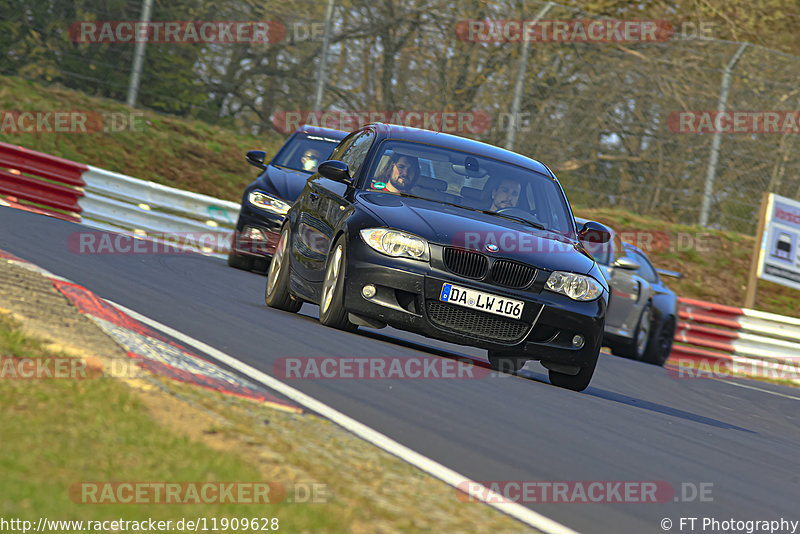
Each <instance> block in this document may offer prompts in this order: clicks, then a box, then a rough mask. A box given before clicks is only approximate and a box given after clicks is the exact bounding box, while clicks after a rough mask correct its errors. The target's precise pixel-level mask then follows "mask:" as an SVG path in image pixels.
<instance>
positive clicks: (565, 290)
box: [544, 271, 603, 301]
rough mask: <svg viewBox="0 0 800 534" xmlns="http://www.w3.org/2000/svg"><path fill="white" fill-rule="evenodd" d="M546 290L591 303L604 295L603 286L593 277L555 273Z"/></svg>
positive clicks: (551, 274) (561, 272)
mask: <svg viewBox="0 0 800 534" xmlns="http://www.w3.org/2000/svg"><path fill="white" fill-rule="evenodd" d="M544 287H545V289H549V290H550V291H554V292H556V293H561V294H562V295H566V296H568V297H569V298H571V299H572V300H580V301H589V300H594V299H596V298H597V297H599V296H600V295H602V294H603V286H602V285H601V284H600V282H598V281H597V280H595V279H594V278H592V277H591V276H584V275H582V274H575V273H565V272H564V271H553V272H552V273H550V277H549V278H548V279H547V283H546V284H545V285H544Z"/></svg>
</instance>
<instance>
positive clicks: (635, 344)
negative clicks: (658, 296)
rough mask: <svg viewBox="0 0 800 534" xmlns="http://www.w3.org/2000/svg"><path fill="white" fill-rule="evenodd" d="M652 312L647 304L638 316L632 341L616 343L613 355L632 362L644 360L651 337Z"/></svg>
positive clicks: (651, 308) (649, 304)
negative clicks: (629, 359)
mask: <svg viewBox="0 0 800 534" xmlns="http://www.w3.org/2000/svg"><path fill="white" fill-rule="evenodd" d="M652 310H653V307H652V304H651V303H650V302H648V303H647V304H646V305H645V307H644V309H643V310H642V313H641V315H639V323H638V324H637V325H636V331H635V332H634V334H633V339H632V340H631V341H629V342H628V343H624V344H623V343H618V344H617V345H616V346H615V347H614V354H616V355H617V356H623V357H625V358H631V359H633V360H642V359H644V356H645V352H646V350H647V346H648V345H649V344H650V340H651V337H652V335H651V329H652V321H653V317H652Z"/></svg>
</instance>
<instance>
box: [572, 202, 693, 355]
mask: <svg viewBox="0 0 800 534" xmlns="http://www.w3.org/2000/svg"><path fill="white" fill-rule="evenodd" d="M575 221H576V222H577V223H578V224H581V223H582V222H584V221H585V219H581V218H578V217H576V218H575ZM587 248H588V250H589V251H590V252H591V253H592V254H593V255H594V257H595V259H596V260H597V263H598V264H599V265H600V268H601V269H602V271H603V274H605V276H606V278H607V279H608V282H609V284H610V285H611V299H610V301H609V304H608V313H607V314H606V325H605V337H604V338H603V345H605V346H607V347H608V348H609V349H611V352H612V353H613V354H615V355H617V356H624V357H626V358H632V359H634V360H641V361H644V362H647V363H652V364H654V365H664V363H665V362H666V361H667V358H669V353H670V351H671V350H672V340H673V337H674V336H675V327H676V324H677V317H678V296H677V295H676V294H675V292H674V291H672V290H671V289H670V288H668V287H667V286H666V285H664V282H663V281H662V279H661V276H660V274H659V273H663V274H670V275H671V276H680V275H679V274H678V273H670V272H669V271H664V270H660V269H656V268H655V267H653V264H652V263H651V262H650V259H649V258H648V257H647V255H646V254H645V253H644V252H642V251H641V250H640V249H639V248H637V247H636V246H634V245H632V244H630V243H625V242H623V241H622V239H621V238H620V235H619V234H618V233H617V232H614V231H613V230H612V238H611V239H610V240H609V241H608V242H607V243H603V244H596V243H595V244H590V245H587Z"/></svg>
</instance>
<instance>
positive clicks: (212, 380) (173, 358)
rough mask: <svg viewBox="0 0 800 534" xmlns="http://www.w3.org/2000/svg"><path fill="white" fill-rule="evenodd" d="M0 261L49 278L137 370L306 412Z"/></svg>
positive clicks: (91, 300)
mask: <svg viewBox="0 0 800 534" xmlns="http://www.w3.org/2000/svg"><path fill="white" fill-rule="evenodd" d="M0 258H2V259H4V260H6V261H8V262H9V263H12V264H15V265H18V266H20V267H23V268H25V269H28V270H30V271H35V272H38V273H40V274H42V275H44V276H45V277H46V278H48V279H49V280H50V282H51V283H52V284H53V287H54V288H55V289H56V290H57V291H58V292H60V293H61V294H62V295H64V296H65V297H66V298H67V300H69V301H70V302H72V304H73V305H75V307H77V308H78V310H79V311H80V312H81V313H82V314H84V315H86V316H87V317H89V318H90V319H91V320H92V321H94V322H95V323H96V324H97V325H98V326H99V327H100V328H101V329H102V330H103V331H104V332H105V333H106V334H108V335H109V336H110V337H111V338H112V339H113V340H114V341H115V342H116V343H117V344H119V345H121V346H122V347H123V348H124V349H125V351H126V352H127V354H128V356H129V357H130V358H132V359H133V360H134V361H135V362H136V364H137V365H138V366H139V367H141V368H143V369H146V370H148V371H150V372H152V373H154V374H157V375H161V376H165V377H168V378H170V379H172V380H176V381H180V382H185V383H188V384H193V385H196V386H200V387H204V388H206V389H210V390H214V391H218V392H221V393H225V394H227V395H233V396H237V397H242V398H246V399H251V400H254V401H258V402H261V403H264V404H266V405H269V406H270V407H272V408H276V409H279V410H282V411H287V412H291V413H302V412H303V410H302V408H300V407H298V406H297V405H295V404H292V403H289V402H286V401H284V400H282V399H279V398H278V397H276V396H275V395H271V394H270V393H268V392H266V391H265V390H264V389H263V388H261V387H259V386H256V385H255V384H253V383H252V382H250V381H248V380H245V379H243V378H241V377H239V376H238V375H235V374H233V373H230V372H228V371H226V370H224V369H222V368H221V367H219V366H217V365H215V364H214V363H212V362H209V361H207V360H205V359H203V358H201V357H200V356H198V355H197V354H195V353H193V352H191V351H189V350H188V349H186V348H185V347H183V346H182V345H179V344H178V343H175V342H173V341H170V340H168V339H167V338H166V337H164V336H162V335H161V334H159V333H158V332H156V331H155V330H153V329H151V328H149V327H147V326H146V325H144V324H142V323H141V322H139V321H137V320H136V319H133V318H132V317H131V316H130V315H129V314H127V313H125V312H123V311H121V310H119V309H118V308H117V307H115V306H114V305H112V304H110V303H109V302H107V301H105V300H104V299H101V298H99V297H98V296H97V295H95V294H94V293H92V292H91V291H89V290H88V289H86V288H84V287H81V286H79V285H77V284H74V283H72V282H70V281H69V280H66V279H64V278H62V277H60V276H57V275H54V274H53V273H51V272H49V271H47V270H45V269H42V268H41V267H38V266H36V265H34V264H32V263H30V262H27V261H25V260H22V259H20V258H18V257H16V256H14V255H13V254H10V253H8V252H5V251H3V250H0Z"/></svg>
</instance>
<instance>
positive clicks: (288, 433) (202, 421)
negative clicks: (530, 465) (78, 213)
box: [0, 262, 531, 534]
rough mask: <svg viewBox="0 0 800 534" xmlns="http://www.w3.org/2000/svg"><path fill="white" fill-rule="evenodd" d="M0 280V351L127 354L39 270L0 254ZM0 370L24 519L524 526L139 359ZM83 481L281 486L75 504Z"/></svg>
mask: <svg viewBox="0 0 800 534" xmlns="http://www.w3.org/2000/svg"><path fill="white" fill-rule="evenodd" d="M0 282H2V283H0V307H2V308H0V355H2V356H3V357H4V358H6V359H9V358H10V359H20V358H30V359H32V360H33V359H41V358H76V357H77V358H83V359H84V360H87V361H88V360H93V359H99V360H101V361H103V364H104V365H107V359H108V358H116V357H125V356H124V354H119V353H120V352H121V351H120V350H119V348H118V347H117V346H116V345H115V344H113V342H111V341H110V339H109V338H108V337H107V336H105V334H103V333H102V331H100V329H99V328H98V327H97V326H96V325H94V323H93V322H92V321H91V320H89V319H88V318H86V317H85V316H83V315H81V314H79V313H78V311H77V310H76V309H74V308H73V307H72V305H71V304H69V303H68V302H67V300H66V299H64V297H62V296H61V294H59V293H57V292H55V291H54V290H53V289H52V287H51V286H50V284H49V282H47V281H46V280H45V279H44V278H43V277H42V276H41V275H39V274H38V273H34V272H30V271H27V270H25V269H23V268H21V267H17V266H15V265H12V264H9V263H6V262H2V269H0ZM52 339H55V340H58V341H57V342H56V343H57V344H54V342H53V341H52ZM6 361H7V360H6ZM106 368H107V367H106ZM0 369H2V367H0ZM6 371H8V369H6ZM95 376H96V375H95ZM3 377H5V378H3ZM8 377H9V374H8V373H6V374H5V375H0V436H2V446H3V455H2V457H0V480H3V481H4V483H3V484H2V487H1V488H0V516H2V517H3V518H6V519H9V518H20V519H24V520H29V521H33V522H34V525H35V524H36V521H37V519H38V518H39V517H47V518H49V519H56V520H84V521H88V520H113V519H123V520H130V521H142V520H145V519H148V518H153V519H154V520H164V521H167V520H171V521H173V525H174V524H175V522H176V521H178V520H180V519H181V518H186V519H195V520H196V519H198V518H206V522H207V525H208V526H209V528H210V526H211V521H212V519H216V520H217V522H218V524H219V522H220V521H221V520H222V519H223V518H228V519H230V518H270V519H271V518H275V517H277V518H278V519H279V525H280V531H283V532H292V533H311V532H313V533H328V532H331V533H333V532H348V533H365V534H366V533H374V532H387V533H388V532H500V533H503V532H508V533H510V532H529V531H530V530H531V529H528V528H527V527H525V526H524V525H522V524H520V523H518V522H516V521H514V520H512V519H511V518H509V517H507V516H505V515H503V514H501V513H499V512H497V511H495V510H493V509H491V508H489V507H488V506H485V505H482V504H477V503H468V502H462V501H461V500H459V499H458V495H457V493H456V491H455V490H454V489H453V488H451V487H450V486H447V485H445V484H444V483H441V482H439V481H438V480H436V479H433V478H432V477H430V476H427V475H425V474H424V473H422V472H420V471H419V470H417V469H416V468H414V467H412V466H410V465H408V464H406V463H405V462H403V461H401V460H399V459H398V458H396V457H394V456H391V455H389V454H387V453H385V452H383V451H382V450H380V449H378V448H377V447H374V446H372V445H369V444H368V443H366V442H364V441H362V440H361V439H359V438H357V437H355V436H353V435H352V434H350V433H348V432H346V431H344V430H342V429H341V428H340V427H338V426H337V425H335V424H333V423H331V422H329V421H327V420H325V419H321V418H319V417H316V416H314V415H310V414H307V415H296V414H293V413H288V412H283V411H277V410H273V409H270V408H268V407H266V406H264V405H261V404H258V403H255V402H252V401H249V400H245V399H239V398H235V397H230V396H226V395H223V394H220V393H217V392H214V391H209V390H206V389H203V388H200V387H196V386H192V385H189V384H184V383H178V382H174V381H171V380H169V379H166V378H162V377H158V376H153V375H149V374H147V373H144V372H142V373H141V374H136V375H135V376H133V375H131V374H128V375H126V376H124V377H120V378H109V377H103V378H94V379H83V380H75V379H38V380H33V379H9V378H8ZM82 482H93V483H100V484H101V485H100V486H98V487H100V488H104V487H105V486H104V485H103V484H105V483H109V482H110V483H113V482H155V483H162V482H163V483H185V482H194V483H197V484H198V485H201V484H202V483H204V482H254V483H273V484H278V485H279V487H282V488H285V489H286V492H287V499H285V500H282V501H281V502H279V503H276V504H233V503H225V504H209V503H206V502H202V503H195V502H193V501H190V502H188V503H185V504H150V503H131V504H124V503H116V504H114V503H105V504H85V503H83V502H82V500H83V499H82V498H81V492H80V487H78V488H77V490H76V486H75V485H76V484H80V483H82ZM71 489H72V493H70V490H71ZM76 491H77V493H76ZM101 491H102V489H101ZM100 494H101V493H100V492H98V493H97V495H100ZM278 494H279V495H280V492H278ZM315 498H316V500H317V501H318V502H309V499H311V500H312V501H313V499H315ZM76 499H77V502H76ZM106 500H107V499H106ZM291 501H294V502H291ZM261 525H262V523H259V527H260V526H261ZM259 529H260V528H259ZM176 530H177V529H173V531H176ZM221 530H224V531H232V530H231V529H221ZM243 530H244V531H249V530H248V529H243ZM250 530H252V529H250ZM59 531H62V532H66V531H69V529H65V528H62V529H59ZM240 531H242V530H240Z"/></svg>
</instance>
